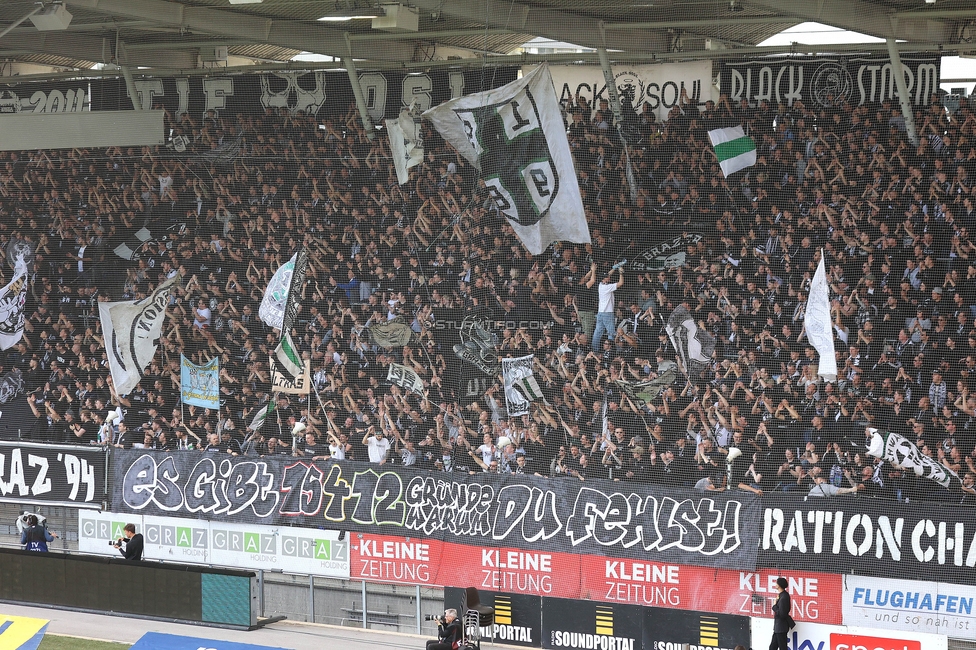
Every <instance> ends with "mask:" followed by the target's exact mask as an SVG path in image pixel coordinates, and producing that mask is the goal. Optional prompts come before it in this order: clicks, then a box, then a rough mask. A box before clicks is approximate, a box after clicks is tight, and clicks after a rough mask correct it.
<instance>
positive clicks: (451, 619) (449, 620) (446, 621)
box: [427, 609, 461, 650]
mask: <svg viewBox="0 0 976 650" xmlns="http://www.w3.org/2000/svg"><path fill="white" fill-rule="evenodd" d="M429 618H430V617H429ZM434 620H436V621H437V640H436V641H428V642H427V650H457V647H458V646H460V645H461V621H459V620H458V617H457V610H456V609H447V610H444V615H443V616H441V617H440V618H438V619H434Z"/></svg>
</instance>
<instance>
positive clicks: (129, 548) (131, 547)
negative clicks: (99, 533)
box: [110, 524, 143, 561]
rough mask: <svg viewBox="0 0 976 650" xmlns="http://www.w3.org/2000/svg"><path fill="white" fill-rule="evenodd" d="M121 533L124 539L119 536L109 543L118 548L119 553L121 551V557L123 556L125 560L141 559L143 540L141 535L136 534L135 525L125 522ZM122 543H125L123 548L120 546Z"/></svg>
mask: <svg viewBox="0 0 976 650" xmlns="http://www.w3.org/2000/svg"><path fill="white" fill-rule="evenodd" d="M122 534H124V535H125V538H124V539H123V538H122V537H120V538H118V539H117V540H115V541H114V542H110V544H112V546H114V547H115V548H117V549H119V553H121V554H122V557H124V558H125V559H126V560H134V561H138V560H141V559H142V547H143V540H142V535H137V534H136V525H135V524H126V525H125V528H123V529H122ZM123 544H125V548H122V545H123Z"/></svg>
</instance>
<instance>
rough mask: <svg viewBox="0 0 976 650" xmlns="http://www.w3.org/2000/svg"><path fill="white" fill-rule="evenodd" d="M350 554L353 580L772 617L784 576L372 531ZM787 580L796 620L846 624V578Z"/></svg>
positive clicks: (804, 575) (355, 539)
mask: <svg viewBox="0 0 976 650" xmlns="http://www.w3.org/2000/svg"><path fill="white" fill-rule="evenodd" d="M349 554H350V576H351V577H352V578H353V579H363V580H369V581H378V582H392V583H396V584H403V585H414V584H423V585H430V586H443V587H467V586H472V587H477V588H478V589H479V591H482V592H485V591H487V592H503V593H509V594H517V595H533V596H545V597H557V598H572V599H580V598H581V599H585V600H592V601H601V602H607V603H620V604H627V605H641V606H655V607H666V608H673V609H680V610H685V611H701V612H715V613H719V614H737V615H742V616H771V615H772V610H771V606H772V603H773V602H774V601H775V594H776V593H777V592H776V590H775V588H774V586H773V585H774V584H775V582H776V578H778V577H779V576H780V575H781V574H780V572H777V571H759V572H748V571H731V570H726V569H712V568H705V567H696V566H682V565H678V564H663V563H656V562H650V561H647V560H617V559H612V558H606V557H602V556H597V555H575V554H571V553H555V552H554V553H549V552H526V551H521V550H519V549H515V548H496V547H487V546H469V545H466V544H455V543H452V542H446V541H444V542H442V541H438V540H430V539H413V538H411V539H407V538H404V537H393V536H388V535H370V534H356V535H352V540H351V543H350V548H349ZM782 575H783V576H784V577H786V578H787V580H788V581H789V587H788V589H789V591H790V594H791V595H792V597H793V616H794V618H795V619H796V620H798V621H811V622H818V623H831V624H840V623H842V622H843V614H842V610H841V599H842V594H843V587H842V584H841V583H842V580H843V576H839V575H832V574H823V573H810V572H802V571H788V572H783V573H782Z"/></svg>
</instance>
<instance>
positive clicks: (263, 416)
mask: <svg viewBox="0 0 976 650" xmlns="http://www.w3.org/2000/svg"><path fill="white" fill-rule="evenodd" d="M275 406H277V404H276V403H275V401H274V399H272V400H271V401H269V402H268V403H267V404H265V405H264V406H262V407H261V408H260V409H258V412H257V413H255V414H254V419H253V420H251V424H249V425H248V427H247V428H248V429H250V430H251V431H260V430H261V427H263V426H264V423H265V421H267V419H268V416H270V415H271V414H272V413H274V410H275Z"/></svg>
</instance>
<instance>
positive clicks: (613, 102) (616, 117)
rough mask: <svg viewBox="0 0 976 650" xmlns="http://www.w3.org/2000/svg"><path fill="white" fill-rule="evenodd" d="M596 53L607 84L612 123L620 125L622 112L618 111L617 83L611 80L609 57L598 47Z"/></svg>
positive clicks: (604, 49) (611, 72)
mask: <svg viewBox="0 0 976 650" xmlns="http://www.w3.org/2000/svg"><path fill="white" fill-rule="evenodd" d="M596 53H597V55H598V56H599V57H600V67H601V68H603V80H604V81H605V82H606V83H607V95H608V99H609V100H610V110H611V111H613V123H614V124H618V125H619V124H620V120H621V119H622V118H623V111H621V110H620V95H618V94H617V82H616V81H614V79H613V69H611V68H610V57H609V56H608V55H607V48H605V47H598V48H596Z"/></svg>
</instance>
